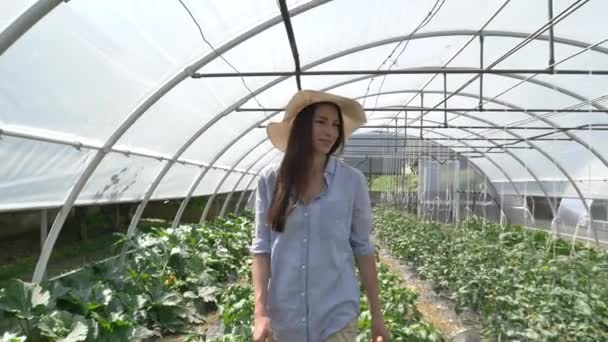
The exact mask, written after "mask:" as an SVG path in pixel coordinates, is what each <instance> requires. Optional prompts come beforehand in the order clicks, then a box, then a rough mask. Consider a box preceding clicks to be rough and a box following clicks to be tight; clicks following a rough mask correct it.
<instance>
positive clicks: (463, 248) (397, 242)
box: [374, 210, 608, 341]
mask: <svg viewBox="0 0 608 342" xmlns="http://www.w3.org/2000/svg"><path fill="white" fill-rule="evenodd" d="M374 219H375V231H376V235H377V237H378V238H379V239H380V241H381V242H382V243H383V244H384V245H385V246H386V247H387V248H388V249H389V250H390V251H391V253H392V254H393V255H394V256H396V257H398V258H401V259H403V260H405V261H407V262H410V263H411V264H413V266H414V267H415V268H416V270H417V272H418V273H419V275H420V276H421V277H422V278H425V279H428V280H430V281H431V282H432V283H433V284H434V285H435V287H436V290H437V291H440V290H445V291H447V292H448V293H450V294H451V297H452V299H453V300H454V301H455V303H456V305H457V307H458V308H459V309H464V308H469V309H472V310H474V311H476V312H479V313H480V314H481V316H482V319H483V326H484V328H483V333H484V335H485V336H486V337H487V338H488V339H489V340H492V341H501V340H520V341H521V340H532V341H540V340H542V341H608V252H606V251H600V250H595V249H592V248H587V247H585V246H582V245H580V244H576V245H572V244H571V243H569V242H566V241H563V240H560V239H554V238H553V237H552V236H551V235H550V234H547V233H545V232H538V231H537V232H531V231H529V230H525V229H523V228H521V227H518V226H507V227H504V228H503V227H501V226H500V225H498V224H495V223H492V222H488V221H485V220H483V219H481V218H473V219H470V220H468V221H465V222H464V223H463V224H461V225H458V226H448V225H442V224H438V223H435V222H429V221H421V220H418V219H417V218H414V217H406V216H403V215H402V214H400V213H398V212H395V211H390V210H378V211H376V212H375V218H374Z"/></svg>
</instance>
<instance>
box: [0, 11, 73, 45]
mask: <svg viewBox="0 0 608 342" xmlns="http://www.w3.org/2000/svg"><path fill="white" fill-rule="evenodd" d="M63 1H64V0H39V1H37V2H35V3H34V4H33V5H31V6H30V7H29V8H28V9H27V10H26V11H25V12H23V13H22V14H21V15H20V16H19V17H17V19H16V20H15V21H13V22H12V23H11V24H10V25H9V26H8V27H7V28H5V29H4V30H3V31H0V56H2V54H4V52H6V50H8V48H10V47H11V45H13V44H14V43H15V42H16V41H17V40H18V39H19V38H20V37H21V36H23V35H24V34H25V33H26V32H27V31H29V29H30V28H32V27H33V26H34V25H36V23H38V21H40V19H42V18H43V17H44V16H45V15H47V14H49V13H50V12H51V11H52V10H53V9H54V8H55V7H57V6H58V5H59V4H60V3H62V2H63Z"/></svg>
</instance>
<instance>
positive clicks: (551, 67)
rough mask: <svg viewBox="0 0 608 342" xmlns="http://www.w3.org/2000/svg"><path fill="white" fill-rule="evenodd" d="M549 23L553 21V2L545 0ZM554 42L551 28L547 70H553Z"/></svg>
mask: <svg viewBox="0 0 608 342" xmlns="http://www.w3.org/2000/svg"><path fill="white" fill-rule="evenodd" d="M547 4H548V12H549V21H553V0H547ZM554 45H555V41H554V35H553V26H551V27H550V28H549V70H550V71H551V72H553V71H554V70H555V46H554Z"/></svg>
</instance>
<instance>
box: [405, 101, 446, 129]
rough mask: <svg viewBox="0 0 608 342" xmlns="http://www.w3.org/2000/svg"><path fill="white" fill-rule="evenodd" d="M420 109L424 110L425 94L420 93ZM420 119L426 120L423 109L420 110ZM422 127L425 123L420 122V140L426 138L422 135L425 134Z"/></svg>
mask: <svg viewBox="0 0 608 342" xmlns="http://www.w3.org/2000/svg"><path fill="white" fill-rule="evenodd" d="M446 101H447V98H446ZM420 108H424V93H420ZM420 117H421V118H422V119H424V114H423V113H422V109H421V110H420ZM406 122H407V121H406ZM422 126H424V121H423V120H420V139H424V137H423V135H422V134H423V132H422ZM411 128H415V127H411Z"/></svg>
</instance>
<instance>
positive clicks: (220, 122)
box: [0, 0, 608, 215]
mask: <svg viewBox="0 0 608 342" xmlns="http://www.w3.org/2000/svg"><path fill="white" fill-rule="evenodd" d="M606 13H608V2H606V1H602V0H591V1H590V0H550V1H529V0H511V1H509V0H506V1H505V0H500V1H494V0H487V1H478V0H412V1H407V2H405V1H401V0H387V1H382V2H369V1H363V0H358V1H354V0H349V1H347V0H335V1H283V0H280V1H274V0H272V1H268V0H258V1H235V0H231V1H226V0H222V1H219V0H216V1H194V0H174V1H171V0H166V1H141V0H140V1H124V0H106V1H82V0H73V1H69V2H63V1H59V0H39V1H34V0H3V1H2V2H0V75H1V77H0V130H1V131H0V132H1V139H2V140H1V141H0V160H1V161H2V162H1V163H0V211H8V210H19V209H34V208H51V207H61V208H62V211H63V212H64V213H67V211H68V210H69V209H70V208H71V207H72V206H73V205H77V204H92V203H114V202H127V201H129V202H141V201H143V203H144V206H145V203H146V202H147V201H148V200H150V199H166V198H185V197H190V196H200V195H205V194H212V193H217V192H231V191H235V190H242V189H245V188H252V187H254V185H255V182H253V180H254V179H255V177H256V175H257V174H258V172H259V171H260V170H261V169H262V168H263V167H265V166H266V165H268V164H269V163H272V162H276V161H278V160H280V157H281V154H280V153H279V152H278V151H277V150H275V149H273V148H272V145H271V144H270V142H269V141H268V140H267V139H266V134H265V130H264V129H263V127H264V125H265V123H267V122H268V121H278V120H280V119H281V118H282V108H283V107H284V106H285V104H286V103H287V101H288V100H289V98H290V97H291V96H292V95H293V94H294V93H295V92H296V91H297V90H298V88H304V89H317V90H326V91H330V92H333V93H336V94H340V95H345V96H349V97H353V98H357V99H358V100H359V101H361V103H363V105H364V107H365V108H366V111H367V115H368V123H367V125H366V126H364V127H362V128H360V129H359V132H358V133H362V132H363V133H365V132H372V131H377V130H380V131H383V132H387V133H389V134H393V133H394V134H407V135H408V136H414V137H419V138H424V139H426V140H435V139H436V141H435V142H436V144H439V145H443V146H445V147H446V148H449V149H453V150H456V149H457V148H459V147H463V146H465V147H466V146H469V147H470V149H471V151H473V150H474V151H477V152H478V153H480V154H481V156H482V157H483V158H475V159H471V163H473V164H475V165H476V167H477V168H478V169H479V170H481V172H483V173H484V174H485V176H486V177H488V178H489V179H490V180H491V181H492V182H493V183H496V184H500V183H509V184H510V187H506V188H505V187H503V188H502V189H503V190H504V191H509V192H512V193H518V192H519V189H521V187H522V186H523V184H528V183H529V182H537V183H540V184H542V183H543V182H548V181H556V180H557V181H564V182H567V184H568V186H567V187H563V188H560V189H559V191H557V190H555V189H547V188H546V187H543V186H540V187H538V189H539V190H538V191H539V193H538V194H537V195H540V196H563V197H573V198H581V199H586V198H608V182H607V181H606V177H607V175H608V134H607V130H608V109H607V107H606V105H607V102H608V25H606V23H605V14H606ZM404 127H407V128H406V129H404ZM473 139H477V140H486V142H487V144H491V145H492V147H490V148H484V149H479V148H476V147H474V146H473V145H472V144H471V143H470V141H471V140H473ZM471 146H472V147H471ZM490 151H492V152H495V151H500V152H501V153H489V152H490ZM66 215H67V214H66Z"/></svg>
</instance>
